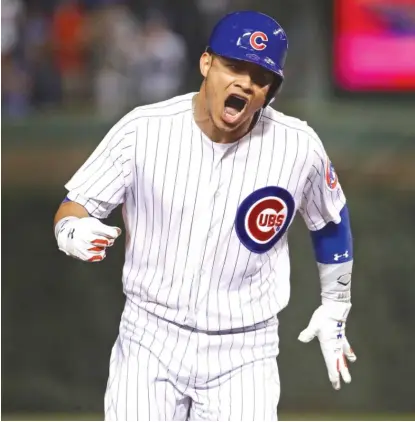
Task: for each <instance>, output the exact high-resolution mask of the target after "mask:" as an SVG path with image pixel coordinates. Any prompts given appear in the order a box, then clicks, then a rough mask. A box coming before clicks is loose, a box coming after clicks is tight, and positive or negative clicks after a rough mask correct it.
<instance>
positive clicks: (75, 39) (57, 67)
mask: <svg viewBox="0 0 415 422" xmlns="http://www.w3.org/2000/svg"><path fill="white" fill-rule="evenodd" d="M228 6H229V1H227V0H196V1H195V0H180V1H172V0H170V1H169V0H164V1H163V0H1V9H2V13H1V22H2V25H1V26H2V32H1V54H2V73H3V74H2V114H3V116H7V117H12V118H19V117H25V116H27V115H30V114H31V113H33V112H34V111H36V110H44V109H58V108H61V107H64V108H65V109H70V108H71V107H76V108H79V107H81V108H82V106H85V105H87V106H88V107H89V106H92V110H94V111H95V112H96V113H98V114H99V115H100V116H102V117H112V116H115V115H119V114H121V113H122V112H124V111H125V110H128V109H129V108H131V107H132V106H135V105H139V104H146V103H151V102H154V101H159V100H162V99H165V98H168V97H170V96H173V95H176V94H177V93H179V92H181V90H182V88H183V84H186V86H189V78H190V79H191V78H192V77H193V76H192V75H194V74H195V73H196V74H197V72H194V69H195V66H198V58H199V56H200V53H201V51H203V48H204V47H205V45H206V42H207V37H208V34H209V32H210V30H211V27H212V25H213V23H214V22H215V21H216V19H217V18H218V17H219V16H221V15H222V14H223V13H224V12H225V11H226V9H227V7H228ZM167 17H168V18H167ZM189 17H190V19H189Z"/></svg>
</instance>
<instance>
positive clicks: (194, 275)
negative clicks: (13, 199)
mask: <svg viewBox="0 0 415 422" xmlns="http://www.w3.org/2000/svg"><path fill="white" fill-rule="evenodd" d="M287 48H288V43H287V37H286V34H285V32H284V30H283V29H282V27H281V26H280V25H279V24H278V23H277V22H276V21H275V20H274V19H272V18H271V17H269V16H266V15H264V14H261V13H257V12H253V11H243V12H236V13H232V14H229V15H227V16H225V17H224V18H223V19H222V20H220V21H219V23H218V24H217V25H216V27H215V28H214V30H213V32H212V34H211V37H210V40H209V45H208V48H207V49H206V51H205V52H204V53H203V54H202V55H201V58H200V71H201V74H202V76H203V82H202V84H201V87H200V90H199V92H194V93H189V94H186V95H183V96H179V97H175V98H172V99H170V100H167V101H164V102H161V103H157V104H152V105H148V106H143V107H138V108H136V109H134V110H132V111H131V112H130V113H128V114H127V115H126V116H124V117H123V118H122V119H121V120H120V121H119V122H117V123H116V124H115V125H114V126H113V127H112V129H111V130H110V131H109V132H108V134H107V135H106V136H105V137H104V139H103V140H102V142H101V143H100V144H99V145H98V147H97V148H96V150H95V151H94V152H93V153H92V155H91V156H90V157H89V158H88V159H87V161H86V162H85V164H83V165H82V167H81V168H80V169H79V170H78V171H77V172H76V173H75V175H74V176H73V177H72V178H71V180H70V181H69V182H68V183H67V184H66V189H67V190H68V193H67V197H66V199H65V200H64V201H63V203H62V204H61V205H60V207H59V209H58V211H57V214H56V217H55V235H56V239H57V244H58V247H59V249H60V250H62V251H63V252H65V253H66V254H67V255H70V256H72V257H75V258H78V259H81V260H83V261H88V262H99V261H101V260H103V259H104V258H105V255H106V253H107V250H108V248H110V247H111V246H112V245H113V244H114V241H115V240H116V239H117V238H118V237H119V236H120V234H121V230H120V229H119V228H117V227H110V226H108V225H106V224H105V218H106V217H108V215H109V214H110V213H111V211H112V210H113V209H114V208H116V207H117V206H119V205H122V209H123V218H124V224H125V264H124V268H123V273H122V279H123V288H124V293H125V296H126V301H125V308H124V311H123V313H122V317H121V323H120V327H119V335H118V338H117V340H116V342H115V344H114V347H113V349H112V353H111V358H110V367H109V378H108V384H107V389H106V394H105V417H106V419H107V420H188V419H190V420H247V421H255V420H261V421H262V420H277V404H278V401H279V395H280V383H279V375H278V367H277V360H276V357H277V355H278V319H277V314H278V312H279V311H280V310H281V309H283V308H284V307H285V306H286V305H287V303H288V299H289V292H290V285H289V279H290V263H289V253H288V243H287V231H288V228H289V226H290V225H291V223H292V221H293V219H294V216H295V215H296V213H297V211H299V213H300V214H301V216H302V217H303V218H304V220H305V222H306V224H307V226H308V228H309V230H310V233H311V237H312V241H313V242H312V243H313V246H314V252H315V257H316V260H317V264H318V269H319V274H320V281H321V296H322V302H321V306H320V307H319V308H318V309H317V310H316V311H315V312H314V314H313V316H312V317H311V320H310V323H309V325H308V327H307V328H306V329H305V330H304V331H303V332H302V333H301V334H300V336H299V339H300V340H301V341H303V342H309V341H311V340H312V339H313V338H314V337H317V338H318V340H319V341H320V345H321V350H322V353H323V356H324V360H325V363H326V366H327V370H328V376H329V379H330V381H331V383H332V385H333V387H334V388H335V389H336V390H337V389H340V385H341V378H342V379H343V381H344V382H346V383H349V382H350V381H351V377H350V373H349V370H348V368H347V364H346V359H345V357H346V358H348V359H349V360H350V361H354V360H355V359H356V357H355V355H354V353H353V352H352V350H351V348H350V345H349V344H348V342H347V340H346V337H345V323H346V318H347V316H348V313H349V310H350V307H351V303H350V280H351V271H352V262H353V261H352V260H353V248H352V237H351V232H350V225H349V216H348V210H347V205H346V200H345V196H344V194H343V191H342V188H341V186H340V184H339V181H338V178H337V175H336V173H335V170H334V168H333V165H332V164H331V162H330V160H329V158H328V157H327V154H326V152H325V149H324V147H323V145H322V143H321V141H320V139H319V137H318V136H317V134H316V133H315V132H314V131H313V130H312V129H311V128H310V127H309V126H308V125H307V123H305V122H303V121H300V120H298V119H296V118H293V117H288V116H286V115H284V114H282V113H279V112H277V111H275V110H274V109H272V108H271V107H269V104H270V103H271V101H272V100H273V99H274V97H275V95H276V93H277V92H278V90H279V88H280V86H281V84H282V82H283V67H284V62H285V57H286V53H287Z"/></svg>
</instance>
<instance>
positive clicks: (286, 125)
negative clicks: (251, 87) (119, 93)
mask: <svg viewBox="0 0 415 422" xmlns="http://www.w3.org/2000/svg"><path fill="white" fill-rule="evenodd" d="M192 96H193V94H188V95H185V96H181V97H177V98H173V99H171V100H169V101H166V102H163V103H159V104H155V105H152V106H147V107H139V108H137V109H135V110H133V111H132V112H130V113H129V114H127V115H126V116H125V117H124V118H123V119H121V120H120V121H119V122H118V123H117V124H116V125H115V126H114V127H113V128H112V129H111V130H110V131H109V133H108V135H107V136H106V137H105V138H104V140H103V141H102V142H101V143H100V145H99V146H98V147H97V149H96V150H95V151H94V153H93V154H92V155H91V156H90V158H89V159H88V160H87V161H86V163H85V164H84V165H83V166H82V167H81V168H80V170H79V171H78V172H77V173H76V174H75V175H74V177H73V178H72V179H71V180H70V181H69V182H68V183H67V185H66V188H67V189H68V190H69V193H68V197H69V198H70V199H72V200H75V201H77V202H79V203H80V204H81V205H84V206H85V207H86V209H87V210H88V212H89V213H90V214H91V215H93V216H95V217H98V218H105V217H107V216H108V214H109V213H110V212H111V211H112V210H113V209H114V208H115V207H116V206H117V205H119V204H124V208H123V215H124V220H125V226H126V231H127V247H126V260H125V265H124V270H123V282H124V290H125V293H126V295H127V296H128V297H129V299H130V300H131V301H132V302H134V303H136V304H137V305H139V306H140V307H143V308H144V309H146V310H148V311H149V312H151V313H154V314H156V315H158V316H160V317H163V318H166V319H168V320H171V321H175V322H177V323H179V324H186V325H189V326H194V327H197V328H199V329H205V330H226V329H230V328H236V327H241V326H249V325H252V324H255V323H257V322H260V321H263V320H264V319H268V318H270V317H272V316H274V315H276V314H277V313H278V311H280V310H281V309H282V308H283V307H284V306H286V304H287V302H288V298H289V273H290V271H289V259H288V246H287V236H286V235H284V236H283V237H282V238H281V239H280V240H279V241H278V243H277V244H276V245H275V246H274V247H273V248H272V249H271V250H269V251H267V253H265V254H263V255H261V254H255V253H252V252H250V251H249V250H248V249H246V248H245V247H244V246H243V245H242V244H241V242H240V240H239V239H238V236H237V235H236V233H235V230H234V222H235V216H236V212H237V209H238V206H239V205H240V203H241V202H242V201H243V199H244V198H246V197H247V196H248V195H249V194H251V193H252V192H253V191H255V190H257V189H259V188H262V187H264V186H268V185H273V186H279V187H282V188H284V189H286V190H287V191H288V192H290V193H291V195H292V196H293V198H294V200H295V206H296V209H298V210H299V211H300V212H301V214H302V215H303V217H304V219H305V221H306V224H307V226H308V227H309V228H310V229H311V230H318V229H320V228H321V227H323V226H324V225H325V224H326V223H327V222H329V221H336V222H338V221H339V211H340V210H341V208H342V207H343V205H344V203H345V198H344V195H343V193H342V190H341V187H340V185H338V186H337V188H336V189H335V190H329V189H326V188H325V186H324V169H325V160H326V153H325V151H324V148H323V146H322V144H321V142H320V140H319V139H318V137H317V135H316V134H315V133H314V131H312V129H310V127H309V126H308V125H307V124H306V123H305V122H301V121H299V120H297V119H294V118H291V117H287V116H285V115H283V114H281V113H278V112H276V111H274V110H273V109H271V108H267V109H266V111H265V113H264V114H263V116H262V117H261V119H260V121H259V122H258V124H257V125H256V127H255V128H254V129H253V131H252V132H251V133H249V134H248V135H246V136H245V137H244V138H242V139H241V140H239V141H238V142H235V143H233V144H216V143H214V142H211V141H210V140H209V139H207V138H206V136H205V135H204V134H203V133H202V132H201V131H200V129H199V128H198V127H197V125H196V124H195V123H194V121H193V116H192V109H191V99H192ZM131 323H132V324H133V323H134V321H131Z"/></svg>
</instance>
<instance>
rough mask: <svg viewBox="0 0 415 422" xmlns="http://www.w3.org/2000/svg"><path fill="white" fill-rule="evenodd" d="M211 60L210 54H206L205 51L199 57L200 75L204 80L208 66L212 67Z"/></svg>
mask: <svg viewBox="0 0 415 422" xmlns="http://www.w3.org/2000/svg"><path fill="white" fill-rule="evenodd" d="M212 59H213V56H212V54H210V53H208V52H207V51H205V52H204V53H203V54H202V55H201V56H200V73H201V74H202V76H203V77H204V78H206V76H207V74H208V72H209V69H210V66H211V65H212Z"/></svg>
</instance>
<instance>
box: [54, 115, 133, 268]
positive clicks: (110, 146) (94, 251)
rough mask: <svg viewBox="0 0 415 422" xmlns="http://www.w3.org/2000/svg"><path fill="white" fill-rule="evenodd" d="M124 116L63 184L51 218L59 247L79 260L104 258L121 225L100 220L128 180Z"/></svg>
mask: <svg viewBox="0 0 415 422" xmlns="http://www.w3.org/2000/svg"><path fill="white" fill-rule="evenodd" d="M126 120H127V117H125V118H123V119H121V120H120V121H119V122H118V123H117V124H116V125H115V126H114V127H113V128H112V129H111V130H110V131H109V132H108V134H107V135H106V136H105V137H104V139H103V140H102V141H101V143H100V144H99V145H98V147H97V148H96V149H95V151H94V152H93V153H92V154H91V156H90V157H89V158H88V160H87V161H86V162H85V163H84V164H83V165H82V166H81V168H80V169H79V170H78V171H77V172H76V173H75V175H74V176H73V177H72V178H71V179H70V181H69V182H68V183H67V184H66V185H65V187H66V189H67V190H68V193H67V196H66V198H65V199H64V200H63V202H62V203H61V204H60V206H59V208H58V210H57V212H56V214H55V218H54V231H55V237H56V241H57V244H58V248H59V250H61V251H63V252H64V253H66V254H67V255H69V256H72V257H74V258H78V259H80V260H82V261H89V262H96V261H101V260H102V259H104V258H105V253H106V248H108V247H110V246H112V245H113V244H114V241H115V239H116V238H117V237H118V236H119V235H120V233H121V229H119V228H118V227H111V226H108V225H106V224H104V223H103V222H102V220H103V219H105V218H106V217H108V215H109V214H110V213H111V211H112V210H113V209H115V208H116V207H117V206H118V205H120V204H122V203H123V202H124V200H125V195H126V192H127V190H128V188H129V186H130V183H131V173H132V171H131V168H130V166H131V162H132V160H131V156H130V155H131V151H132V149H133V148H131V147H132V146H133V142H134V140H135V134H134V131H132V130H131V127H130V128H129V122H128V120H127V121H126Z"/></svg>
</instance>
